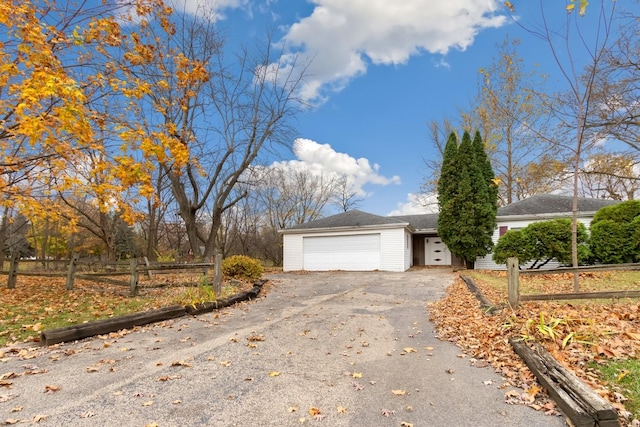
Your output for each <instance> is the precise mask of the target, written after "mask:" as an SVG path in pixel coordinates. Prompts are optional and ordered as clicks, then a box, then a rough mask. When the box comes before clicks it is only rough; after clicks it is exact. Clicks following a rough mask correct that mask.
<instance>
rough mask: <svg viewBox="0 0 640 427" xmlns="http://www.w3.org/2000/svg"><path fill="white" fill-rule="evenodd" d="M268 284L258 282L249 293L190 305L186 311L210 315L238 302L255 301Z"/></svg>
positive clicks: (263, 281) (262, 281) (193, 313)
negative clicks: (263, 286) (263, 287)
mask: <svg viewBox="0 0 640 427" xmlns="http://www.w3.org/2000/svg"><path fill="white" fill-rule="evenodd" d="M266 282H267V281H266V280H261V281H259V282H256V283H255V284H254V285H253V288H251V289H249V290H248V291H244V292H240V293H238V294H235V295H233V296H231V297H229V298H223V299H219V300H216V301H211V302H204V303H200V304H194V305H188V306H186V307H185V310H186V312H187V314H191V315H198V314H204V313H209V312H212V311H213V310H218V309H221V308H225V307H229V306H232V305H234V304H235V303H237V302H242V301H250V300H252V299H255V298H256V297H257V296H258V294H259V293H260V291H261V290H262V285H264V284H265V283H266Z"/></svg>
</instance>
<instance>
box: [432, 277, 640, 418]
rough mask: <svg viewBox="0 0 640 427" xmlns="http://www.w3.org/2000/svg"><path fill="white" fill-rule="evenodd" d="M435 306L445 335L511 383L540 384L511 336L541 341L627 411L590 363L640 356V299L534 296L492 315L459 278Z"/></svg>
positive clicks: (499, 297)
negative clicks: (571, 299)
mask: <svg viewBox="0 0 640 427" xmlns="http://www.w3.org/2000/svg"><path fill="white" fill-rule="evenodd" d="M475 283H476V285H477V286H478V288H479V289H480V291H481V292H482V293H483V294H484V296H485V297H486V298H487V299H489V300H490V301H492V302H494V303H495V304H496V305H503V304H504V302H505V301H506V289H505V290H504V291H500V290H497V289H496V288H494V287H491V286H489V285H487V284H484V283H482V282H481V281H475ZM505 288H506V286H505ZM429 311H430V316H431V320H432V321H434V323H435V324H436V329H437V333H438V336H439V337H440V338H441V339H443V340H448V341H451V342H454V343H455V344H456V345H457V346H459V347H460V348H461V349H463V350H464V351H465V352H466V353H468V354H469V355H470V356H472V357H473V358H474V359H473V360H474V361H476V360H482V361H486V362H487V363H489V364H490V365H491V366H492V367H493V368H494V369H495V370H496V371H497V372H498V373H500V374H501V375H503V376H504V377H505V378H506V379H507V381H508V382H509V383H510V384H511V385H513V386H516V387H522V388H524V389H525V390H529V391H530V390H536V389H538V387H539V386H538V385H537V384H536V381H535V377H534V375H533V374H532V373H531V371H529V369H528V368H527V367H526V365H525V364H524V362H523V361H522V360H521V359H520V358H519V356H518V355H517V354H515V352H514V351H513V349H512V348H511V345H510V344H509V342H508V339H509V338H510V337H515V338H521V339H524V340H525V341H535V342H539V343H541V344H543V345H544V346H545V348H546V349H547V350H548V351H549V352H550V353H551V354H552V355H553V356H554V357H555V358H556V359H557V360H558V361H559V362H560V363H562V364H563V365H565V366H566V367H568V368H569V369H570V370H571V371H573V372H574V373H575V374H576V375H577V376H578V377H579V378H580V379H582V380H583V381H584V382H585V383H586V384H588V385H589V386H590V387H591V388H592V389H594V390H595V391H596V392H597V393H598V394H600V395H601V396H602V397H604V398H605V399H607V400H608V401H609V402H611V403H612V404H613V405H614V407H616V408H617V409H619V410H620V412H621V413H623V414H624V412H625V410H624V405H623V400H624V398H623V397H622V396H621V395H620V394H619V393H617V392H615V391H614V390H611V389H609V388H607V386H606V385H605V384H604V383H603V382H602V381H600V380H599V378H598V376H597V373H596V371H594V370H593V369H592V368H590V367H589V364H590V362H596V363H597V362H599V361H603V360H607V359H616V358H636V357H638V356H639V355H640V304H639V303H638V300H637V299H636V300H625V301H611V302H609V301H607V302H602V301H594V300H584V301H581V302H579V303H575V304H572V303H570V302H567V301H559V302H546V301H545V302H542V301H531V302H524V303H521V304H520V307H519V308H518V309H517V310H516V311H513V310H511V309H510V308H508V305H505V308H503V309H502V310H500V311H498V312H497V313H496V314H494V315H490V314H488V313H486V312H484V311H483V310H482V309H481V308H480V306H479V303H478V300H477V299H476V297H475V296H474V295H473V294H472V293H471V292H469V290H468V288H467V286H466V284H465V283H464V282H463V281H462V280H461V279H457V280H456V282H455V283H454V284H453V285H452V286H451V287H450V288H449V289H448V292H447V295H446V297H445V298H443V299H441V300H439V301H437V302H435V303H432V304H430V305H429ZM523 403H530V402H523ZM536 405H537V406H540V408H538V407H537V406H536ZM531 406H533V407H534V408H537V409H542V410H544V409H546V408H544V407H542V406H544V405H538V404H531Z"/></svg>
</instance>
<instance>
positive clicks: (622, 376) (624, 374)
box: [618, 369, 629, 382]
mask: <svg viewBox="0 0 640 427" xmlns="http://www.w3.org/2000/svg"><path fill="white" fill-rule="evenodd" d="M628 374H629V370H627V369H623V370H621V371H620V374H619V375H618V382H620V381H621V380H622V379H623V378H624V377H626V376H627V375H628Z"/></svg>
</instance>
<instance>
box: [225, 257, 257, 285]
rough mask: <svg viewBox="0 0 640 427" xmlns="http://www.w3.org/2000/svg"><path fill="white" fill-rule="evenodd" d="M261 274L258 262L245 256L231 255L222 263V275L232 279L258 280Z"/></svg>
mask: <svg viewBox="0 0 640 427" xmlns="http://www.w3.org/2000/svg"><path fill="white" fill-rule="evenodd" d="M263 272H264V269H263V268H262V264H260V261H258V260H257V259H255V258H251V257H248V256H246V255H233V256H230V257H229V258H225V259H224V260H223V261H222V273H223V274H224V275H225V276H229V277H233V278H234V279H246V280H258V279H260V278H261V277H262V273H263Z"/></svg>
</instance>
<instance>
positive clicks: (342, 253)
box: [302, 234, 380, 271]
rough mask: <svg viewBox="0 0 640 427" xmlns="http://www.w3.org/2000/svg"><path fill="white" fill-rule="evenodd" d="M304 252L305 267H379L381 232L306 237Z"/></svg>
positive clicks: (349, 268)
mask: <svg viewBox="0 0 640 427" xmlns="http://www.w3.org/2000/svg"><path fill="white" fill-rule="evenodd" d="M303 252H304V257H303V266H302V267H303V269H304V270H310V271H327V270H351V271H369V270H378V269H380V234H358V235H354V236H323V237H305V238H304V240H303Z"/></svg>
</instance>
